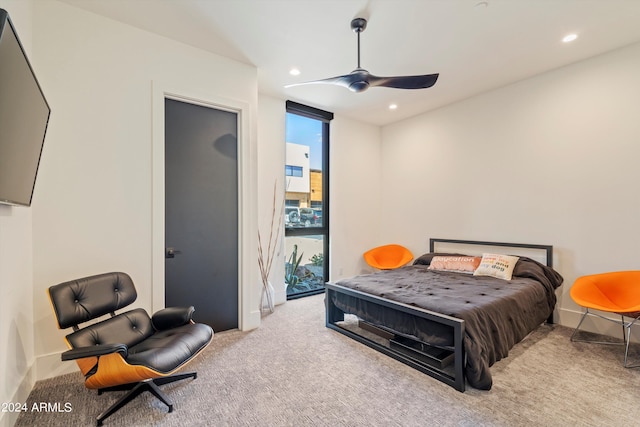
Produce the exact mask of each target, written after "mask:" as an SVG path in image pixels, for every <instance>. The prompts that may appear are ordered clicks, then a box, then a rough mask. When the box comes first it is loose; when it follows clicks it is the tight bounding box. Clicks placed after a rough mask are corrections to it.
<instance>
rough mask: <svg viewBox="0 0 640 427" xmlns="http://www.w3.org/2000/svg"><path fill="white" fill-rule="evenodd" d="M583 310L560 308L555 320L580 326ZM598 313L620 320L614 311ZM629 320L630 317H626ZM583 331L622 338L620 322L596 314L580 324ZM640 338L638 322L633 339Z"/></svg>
mask: <svg viewBox="0 0 640 427" xmlns="http://www.w3.org/2000/svg"><path fill="white" fill-rule="evenodd" d="M583 313H584V311H583V310H580V311H578V310H568V309H560V310H558V311H557V312H556V315H555V316H554V320H555V322H556V323H558V324H560V325H562V326H566V327H568V328H575V327H576V326H578V323H579V322H580V318H582V314H583ZM597 313H598V314H601V315H603V316H605V317H607V318H608V319H611V320H615V321H617V322H619V321H620V316H618V315H616V314H613V313H605V312H602V311H598V312H597ZM626 320H629V319H626ZM580 330H581V331H586V332H593V333H596V334H602V335H608V336H611V337H616V338H620V339H622V326H620V324H619V323H618V324H615V323H613V322H609V321H607V320H605V319H601V318H598V317H595V316H587V318H586V319H585V320H584V322H582V325H580ZM639 340H640V322H638V324H637V326H634V327H632V328H631V341H632V342H638V341H639Z"/></svg>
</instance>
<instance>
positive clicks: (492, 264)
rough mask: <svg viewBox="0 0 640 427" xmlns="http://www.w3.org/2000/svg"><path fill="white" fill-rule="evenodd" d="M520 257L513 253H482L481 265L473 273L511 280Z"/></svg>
mask: <svg viewBox="0 0 640 427" xmlns="http://www.w3.org/2000/svg"><path fill="white" fill-rule="evenodd" d="M519 259H520V258H519V257H517V256H511V255H501V254H482V261H480V265H479V266H478V268H476V271H474V272H473V275H474V276H492V277H497V278H498V279H504V280H511V275H512V274H513V269H514V268H515V266H516V263H517V262H518V260H519Z"/></svg>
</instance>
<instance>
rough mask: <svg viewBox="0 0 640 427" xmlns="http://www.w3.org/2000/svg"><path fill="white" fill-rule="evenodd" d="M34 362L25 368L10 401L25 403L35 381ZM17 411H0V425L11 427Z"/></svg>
mask: <svg viewBox="0 0 640 427" xmlns="http://www.w3.org/2000/svg"><path fill="white" fill-rule="evenodd" d="M35 371H36V370H35V364H32V365H31V367H30V368H29V369H28V370H27V372H26V374H25V375H24V377H23V378H22V381H20V385H19V386H18V389H17V390H16V392H15V393H14V394H13V397H12V398H11V402H12V403H26V402H27V398H28V397H29V394H30V393H31V390H33V386H34V385H35V383H36V379H35ZM19 415H20V413H19V412H0V427H13V426H14V425H15V423H16V421H17V420H18V416H19Z"/></svg>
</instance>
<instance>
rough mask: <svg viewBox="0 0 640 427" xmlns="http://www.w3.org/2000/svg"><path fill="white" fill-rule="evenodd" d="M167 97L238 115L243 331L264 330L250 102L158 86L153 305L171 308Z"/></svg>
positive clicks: (155, 92) (154, 141) (154, 91)
mask: <svg viewBox="0 0 640 427" xmlns="http://www.w3.org/2000/svg"><path fill="white" fill-rule="evenodd" d="M165 98H170V99H175V100H177V101H182V102H187V103H191V104H195V105H201V106H204V107H210V108H214V109H218V110H223V111H229V112H233V113H236V114H237V116H238V125H237V126H238V129H237V132H238V144H237V146H238V153H237V154H238V156H237V159H238V328H239V329H240V330H243V331H244V330H249V329H253V328H256V327H258V326H259V325H260V310H259V296H260V292H259V291H260V289H259V286H258V285H259V283H258V282H259V280H258V275H257V261H256V256H257V255H256V254H257V251H258V246H257V240H256V237H255V236H257V233H258V231H257V230H258V225H257V216H256V215H255V212H257V174H256V169H257V161H256V160H257V159H256V157H255V155H252V153H255V152H256V141H255V138H252V135H251V129H252V127H251V121H250V120H251V115H250V110H251V106H250V104H249V103H248V102H245V101H241V100H236V99H229V98H224V97H221V96H218V95H215V94H211V93H205V92H204V91H203V90H202V89H197V88H185V87H176V86H175V85H168V84H166V83H163V82H157V81H153V82H152V168H151V169H152V196H151V197H152V200H151V207H152V209H151V210H152V212H151V224H152V225H151V228H152V254H151V266H152V271H151V279H152V284H151V306H152V311H153V312H155V311H157V310H160V309H162V308H165V303H164V298H165V270H164V268H165V264H164V263H165V253H164V252H165V184H164V178H165V175H164V165H165V163H164V161H165V158H164V152H165V151H164V144H165V136H164V129H165V111H164V100H165Z"/></svg>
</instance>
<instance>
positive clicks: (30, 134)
mask: <svg viewBox="0 0 640 427" xmlns="http://www.w3.org/2000/svg"><path fill="white" fill-rule="evenodd" d="M50 113H51V109H50V108H49V104H48V103H47V100H46V99H45V97H44V94H43V93H42V90H41V88H40V84H39V83H38V80H37V79H36V76H35V74H34V73H33V69H32V68H31V64H30V63H29V60H28V59H27V55H26V53H25V51H24V49H23V47H22V44H21V43H20V39H19V38H18V35H17V33H16V30H15V27H14V26H13V23H12V22H11V20H10V19H9V14H8V13H7V11H6V10H4V9H0V203H5V204H10V205H19V206H31V200H32V197H33V188H34V185H35V182H36V175H37V172H38V165H39V163H40V154H41V153H42V145H43V143H44V136H45V133H46V131H47V124H48V123H49V115H50Z"/></svg>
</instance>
